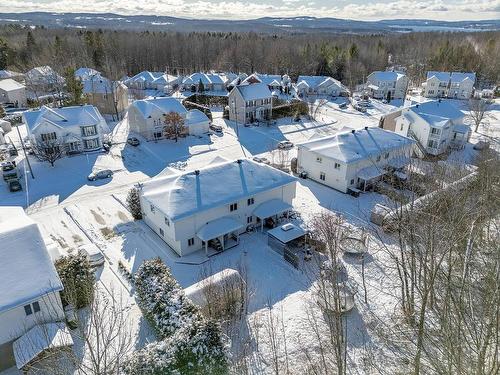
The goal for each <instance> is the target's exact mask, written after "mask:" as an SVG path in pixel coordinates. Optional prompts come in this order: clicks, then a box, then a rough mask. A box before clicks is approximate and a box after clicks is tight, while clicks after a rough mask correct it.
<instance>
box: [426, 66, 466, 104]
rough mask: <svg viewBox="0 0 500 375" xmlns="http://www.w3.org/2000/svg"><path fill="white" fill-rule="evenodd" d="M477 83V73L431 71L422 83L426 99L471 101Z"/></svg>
mask: <svg viewBox="0 0 500 375" xmlns="http://www.w3.org/2000/svg"><path fill="white" fill-rule="evenodd" d="M475 82H476V74H475V73H462V72H451V73H450V72H435V71H430V72H427V79H426V81H425V82H424V83H422V88H423V90H422V95H423V96H425V97H426V98H450V99H470V98H471V97H472V94H473V92H474V84H475Z"/></svg>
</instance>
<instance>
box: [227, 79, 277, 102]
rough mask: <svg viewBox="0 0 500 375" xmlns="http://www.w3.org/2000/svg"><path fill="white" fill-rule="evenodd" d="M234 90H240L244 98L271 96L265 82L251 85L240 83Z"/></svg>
mask: <svg viewBox="0 0 500 375" xmlns="http://www.w3.org/2000/svg"><path fill="white" fill-rule="evenodd" d="M233 90H238V91H239V92H240V94H241V96H242V97H243V99H244V100H255V99H265V98H270V97H271V91H270V90H269V87H268V86H267V85H266V84H265V83H253V84H251V85H238V86H235V87H234V89H233Z"/></svg>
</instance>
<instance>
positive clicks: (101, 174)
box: [87, 169, 113, 181]
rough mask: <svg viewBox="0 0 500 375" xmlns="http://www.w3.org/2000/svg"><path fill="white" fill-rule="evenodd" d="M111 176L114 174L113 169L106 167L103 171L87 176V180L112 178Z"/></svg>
mask: <svg viewBox="0 0 500 375" xmlns="http://www.w3.org/2000/svg"><path fill="white" fill-rule="evenodd" d="M111 176H113V171H112V170H109V169H105V170H103V171H98V172H92V173H91V174H89V175H88V176H87V180H89V181H95V180H102V179H104V178H110V177H111Z"/></svg>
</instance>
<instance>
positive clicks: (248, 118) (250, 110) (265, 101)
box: [228, 83, 272, 124]
mask: <svg viewBox="0 0 500 375" xmlns="http://www.w3.org/2000/svg"><path fill="white" fill-rule="evenodd" d="M228 106H229V119H230V120H231V121H237V122H240V123H243V124H247V123H252V122H254V121H260V120H269V119H270V118H271V115H272V94H271V91H270V90H269V87H268V86H267V85H266V84H265V83H253V84H247V85H238V86H235V87H234V88H233V89H232V90H231V92H230V93H229V99H228Z"/></svg>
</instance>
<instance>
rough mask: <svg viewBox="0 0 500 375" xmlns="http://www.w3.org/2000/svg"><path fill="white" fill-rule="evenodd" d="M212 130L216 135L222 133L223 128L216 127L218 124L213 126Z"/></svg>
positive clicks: (211, 126)
mask: <svg viewBox="0 0 500 375" xmlns="http://www.w3.org/2000/svg"><path fill="white" fill-rule="evenodd" d="M210 130H213V131H214V132H216V133H222V126H220V125H216V124H211V125H210Z"/></svg>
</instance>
